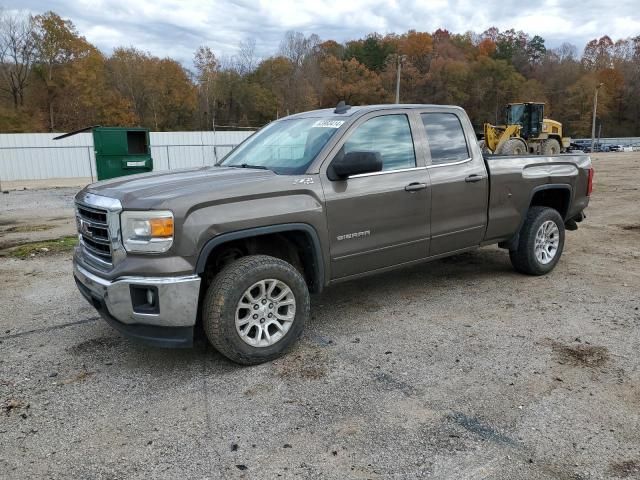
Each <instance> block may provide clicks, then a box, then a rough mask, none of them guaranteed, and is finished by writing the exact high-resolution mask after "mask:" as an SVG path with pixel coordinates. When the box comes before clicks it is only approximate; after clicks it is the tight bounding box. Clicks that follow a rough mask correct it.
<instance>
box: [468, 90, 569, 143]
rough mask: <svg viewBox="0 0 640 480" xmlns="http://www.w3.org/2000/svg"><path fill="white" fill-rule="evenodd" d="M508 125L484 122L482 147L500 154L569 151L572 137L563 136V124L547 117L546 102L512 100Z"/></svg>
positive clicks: (506, 115) (507, 117)
mask: <svg viewBox="0 0 640 480" xmlns="http://www.w3.org/2000/svg"><path fill="white" fill-rule="evenodd" d="M505 120H506V123H505V125H491V124H490V123H485V124H484V138H483V139H482V140H480V148H482V151H483V152H484V153H489V154H496V155H523V154H527V153H531V154H535V155H557V154H558V153H561V152H564V151H566V149H567V147H569V144H570V143H571V139H570V138H568V137H563V136H562V124H561V123H560V122H556V121H555V120H550V119H548V118H544V103H536V102H526V103H510V104H508V105H507V106H506V107H505Z"/></svg>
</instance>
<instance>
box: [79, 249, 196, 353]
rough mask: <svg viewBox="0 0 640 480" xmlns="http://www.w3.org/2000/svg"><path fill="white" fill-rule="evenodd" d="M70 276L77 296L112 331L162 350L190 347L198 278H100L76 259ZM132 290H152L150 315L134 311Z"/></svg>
mask: <svg viewBox="0 0 640 480" xmlns="http://www.w3.org/2000/svg"><path fill="white" fill-rule="evenodd" d="M73 276H74V278H75V280H76V284H77V286H78V289H79V290H80V293H82V295H83V296H84V297H85V298H86V299H87V300H88V301H89V303H91V304H92V305H93V306H94V307H95V308H96V310H98V313H100V315H101V316H102V317H103V318H104V319H105V320H106V321H107V323H109V324H110V325H111V326H113V327H114V328H115V329H117V330H119V331H120V332H121V333H123V334H124V335H126V336H129V337H132V338H135V339H137V340H139V341H142V342H143V343H146V344H149V345H154V346H161V347H190V346H192V345H193V329H194V326H195V323H196V317H197V314H198V298H199V295H200V281H201V279H200V277H199V276H198V275H188V276H181V277H122V278H119V279H116V280H114V281H109V280H106V279H104V278H101V277H99V276H97V275H95V274H93V273H91V272H89V271H88V270H87V269H85V268H83V267H82V266H81V265H80V264H79V263H78V261H77V260H76V259H74V262H73ZM132 287H133V288H147V289H151V290H152V291H153V292H154V293H155V295H156V297H157V298H156V301H157V308H156V309H155V310H154V311H153V313H149V312H148V311H146V312H145V311H144V310H145V309H144V308H136V307H134V301H133V300H132V298H133V289H132Z"/></svg>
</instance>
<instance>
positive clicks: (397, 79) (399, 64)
mask: <svg viewBox="0 0 640 480" xmlns="http://www.w3.org/2000/svg"><path fill="white" fill-rule="evenodd" d="M406 59H407V56H406V55H396V61H397V63H398V71H397V74H396V103H400V69H401V68H402V62H404V61H405V60H406Z"/></svg>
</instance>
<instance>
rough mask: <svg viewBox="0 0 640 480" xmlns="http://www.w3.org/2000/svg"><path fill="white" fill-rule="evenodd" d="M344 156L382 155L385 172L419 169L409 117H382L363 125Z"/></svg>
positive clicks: (354, 135) (345, 146)
mask: <svg viewBox="0 0 640 480" xmlns="http://www.w3.org/2000/svg"><path fill="white" fill-rule="evenodd" d="M343 150H344V153H349V152H379V153H380V155H381V156H382V170H398V169H401V168H412V167H415V166H416V155H415V153H414V150H413V137H412V136H411V127H409V119H408V118H407V116H406V115H383V116H381V117H374V118H372V119H371V120H367V121H366V122H364V123H363V124H362V125H360V126H359V127H358V128H357V129H356V131H355V132H353V134H352V135H351V136H350V137H349V139H348V140H347V141H346V142H345V144H344V146H343Z"/></svg>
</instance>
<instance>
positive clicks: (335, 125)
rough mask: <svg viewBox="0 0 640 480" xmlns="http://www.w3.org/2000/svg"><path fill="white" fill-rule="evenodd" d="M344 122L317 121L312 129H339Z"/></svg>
mask: <svg viewBox="0 0 640 480" xmlns="http://www.w3.org/2000/svg"><path fill="white" fill-rule="evenodd" d="M343 123H344V120H318V121H317V122H316V123H314V124H313V125H312V127H319V128H340V126H341V125H342V124H343Z"/></svg>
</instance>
